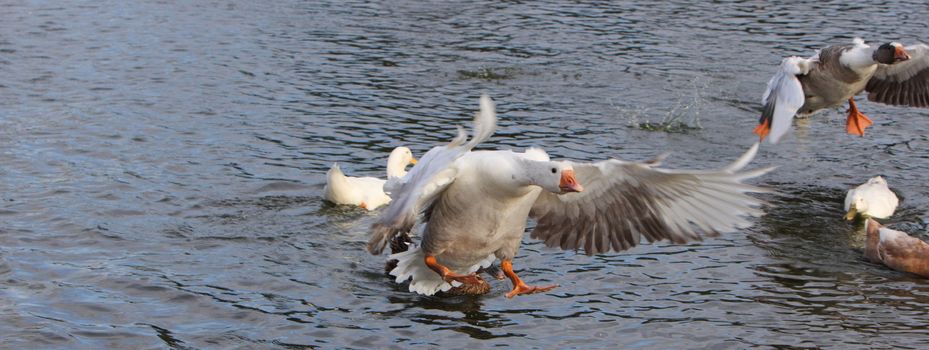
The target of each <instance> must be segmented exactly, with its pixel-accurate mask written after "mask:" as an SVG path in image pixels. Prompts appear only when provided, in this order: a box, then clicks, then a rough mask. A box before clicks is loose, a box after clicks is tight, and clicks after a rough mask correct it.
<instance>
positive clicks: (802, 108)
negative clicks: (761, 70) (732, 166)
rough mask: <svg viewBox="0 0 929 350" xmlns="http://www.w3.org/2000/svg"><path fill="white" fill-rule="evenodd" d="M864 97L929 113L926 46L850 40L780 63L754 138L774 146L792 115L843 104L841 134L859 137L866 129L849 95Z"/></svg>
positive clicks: (867, 123)
mask: <svg viewBox="0 0 929 350" xmlns="http://www.w3.org/2000/svg"><path fill="white" fill-rule="evenodd" d="M862 91H867V92H868V99H869V100H871V101H874V102H879V103H883V104H889V105H896V106H910V107H924V108H925V107H929V46H926V45H924V44H916V45H911V46H907V47H903V45H901V44H899V43H895V42H890V43H886V44H883V45H881V46H878V47H873V46H869V45H867V44H865V43H864V41H863V40H861V39H859V38H856V39H855V40H854V41H853V42H852V44H845V45H834V46H829V47H826V48H824V49H822V50H820V51H818V52H817V53H816V54H815V55H813V56H812V57H810V58H802V57H788V58H785V59H784V60H783V61H782V62H781V65H780V67H779V68H778V70H777V72H775V73H774V76H773V77H771V80H770V81H768V88H767V90H766V91H765V93H764V96H763V97H762V99H761V104H762V105H764V109H763V111H762V114H761V119H760V120H759V124H758V126H757V127H756V128H755V131H754V132H755V133H756V134H758V136H760V137H761V139H762V140H763V139H764V138H765V137H766V136H768V134H770V136H771V137H770V138H769V139H768V140H769V141H770V142H771V143H777V142H778V140H780V139H781V137H782V136H784V134H786V133H787V131H788V130H790V124H791V121H792V120H793V117H794V115H797V114H798V113H799V114H801V115H806V114H811V113H814V112H816V111H819V110H821V109H823V108H830V107H835V106H839V105H841V104H842V103H843V102H845V101H848V107H849V108H848V116H847V120H846V124H845V130H846V131H847V132H848V133H849V134H853V135H858V136H863V135H864V129H865V128H867V127H868V126H870V125H871V124H872V121H871V119H868V117H866V116H865V115H864V114H862V113H861V112H860V111H859V110H858V106H857V105H855V95H857V94H858V93H860V92H862Z"/></svg>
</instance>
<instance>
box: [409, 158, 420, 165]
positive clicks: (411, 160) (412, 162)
mask: <svg viewBox="0 0 929 350" xmlns="http://www.w3.org/2000/svg"><path fill="white" fill-rule="evenodd" d="M416 163H419V161H418V160H416V158H410V164H413V165H416Z"/></svg>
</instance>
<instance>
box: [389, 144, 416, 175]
mask: <svg viewBox="0 0 929 350" xmlns="http://www.w3.org/2000/svg"><path fill="white" fill-rule="evenodd" d="M416 162H417V161H416V158H414V157H413V151H410V149H409V148H406V147H403V146H401V147H397V148H394V150H393V151H391V152H390V157H387V178H394V177H403V176H404V175H406V166H407V165H409V164H416Z"/></svg>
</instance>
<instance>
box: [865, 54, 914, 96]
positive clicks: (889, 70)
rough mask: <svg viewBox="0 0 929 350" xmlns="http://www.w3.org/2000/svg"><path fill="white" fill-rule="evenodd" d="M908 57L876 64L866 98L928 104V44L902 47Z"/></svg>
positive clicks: (866, 88) (866, 87) (869, 81)
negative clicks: (892, 62)
mask: <svg viewBox="0 0 929 350" xmlns="http://www.w3.org/2000/svg"><path fill="white" fill-rule="evenodd" d="M904 50H906V52H907V53H908V54H909V55H910V59H909V60H906V61H903V62H898V63H894V64H888V65H883V64H882V65H879V66H878V68H877V71H875V72H874V75H873V76H872V77H871V79H870V80H868V85H867V86H865V90H866V91H868V99H869V100H871V101H874V102H880V103H884V104H889V105H897V106H911V107H924V108H925V107H929V46H926V45H925V44H917V45H912V46H907V47H905V48H904Z"/></svg>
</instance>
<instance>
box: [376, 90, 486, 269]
mask: <svg viewBox="0 0 929 350" xmlns="http://www.w3.org/2000/svg"><path fill="white" fill-rule="evenodd" d="M496 126H497V113H496V111H495V109H494V102H493V100H491V99H490V97H488V96H487V95H482V96H481V101H480V111H479V112H478V113H477V114H476V115H475V116H474V128H473V130H472V134H473V135H471V140H470V141H468V140H467V138H468V137H467V135H466V134H465V131H464V129H462V128H461V127H459V128H458V136H457V137H455V139H453V140H452V142H450V143H449V144H448V145H445V146H436V147H433V148H432V149H431V150H429V152H426V154H425V155H423V157H422V158H420V160H419V162H418V163H416V165H415V166H413V168H412V169H410V172H409V173H407V174H406V176H404V177H402V178H393V179H390V180H388V181H387V183H386V184H385V185H384V191H385V192H387V193H389V194H390V196H391V198H392V199H393V200H392V201H391V202H390V205H389V206H388V207H387V209H385V210H384V212H383V213H382V214H381V215H380V217H378V219H377V221H376V222H375V223H374V224H373V225H372V226H371V231H372V233H371V239H370V240H369V241H368V251H369V252H371V254H375V255H376V254H380V253H381V252H382V251H383V250H384V247H385V246H386V245H387V242H389V241H390V240H391V239H392V238H393V237H394V236H396V235H397V234H399V233H403V232H408V231H410V229H412V228H413V225H415V224H416V220H417V217H418V216H419V214H420V213H421V212H422V211H423V210H427V209H428V208H429V207H430V204H431V203H432V202H433V201H434V200H435V199H436V198H438V197H439V196H440V195H441V194H442V192H443V191H444V190H445V189H446V188H448V185H450V184H451V183H452V182H454V181H455V176H456V175H457V173H458V170H457V169H456V168H455V166H454V163H455V161H456V160H458V158H461V156H463V155H465V154H466V153H468V152H470V151H471V149H472V148H474V146H477V144H479V143H481V142H483V141H484V140H487V139H488V138H490V135H492V134H493V133H494V130H495V129H496Z"/></svg>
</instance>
